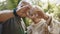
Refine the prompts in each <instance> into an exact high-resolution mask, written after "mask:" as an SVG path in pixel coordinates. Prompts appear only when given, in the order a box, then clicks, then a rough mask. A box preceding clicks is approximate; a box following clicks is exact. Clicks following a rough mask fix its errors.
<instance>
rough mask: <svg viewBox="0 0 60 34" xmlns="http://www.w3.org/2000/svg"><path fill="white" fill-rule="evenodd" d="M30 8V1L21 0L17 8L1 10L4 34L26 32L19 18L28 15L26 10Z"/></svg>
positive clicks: (0, 18)
mask: <svg viewBox="0 0 60 34" xmlns="http://www.w3.org/2000/svg"><path fill="white" fill-rule="evenodd" d="M29 10H30V5H29V3H27V2H25V1H21V3H19V5H18V6H17V10H14V11H13V10H7V11H6V10H4V11H0V23H2V24H3V28H2V29H3V30H2V34H24V31H23V30H24V29H23V28H22V27H23V26H22V27H21V23H19V22H18V19H20V18H21V17H26V12H27V11H29Z"/></svg>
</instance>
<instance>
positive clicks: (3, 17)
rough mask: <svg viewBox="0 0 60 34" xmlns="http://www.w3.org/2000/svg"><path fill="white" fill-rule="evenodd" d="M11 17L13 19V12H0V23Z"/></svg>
mask: <svg viewBox="0 0 60 34" xmlns="http://www.w3.org/2000/svg"><path fill="white" fill-rule="evenodd" d="M12 17H14V14H13V10H11V11H10V10H7V11H0V22H4V21H6V20H8V19H10V18H12Z"/></svg>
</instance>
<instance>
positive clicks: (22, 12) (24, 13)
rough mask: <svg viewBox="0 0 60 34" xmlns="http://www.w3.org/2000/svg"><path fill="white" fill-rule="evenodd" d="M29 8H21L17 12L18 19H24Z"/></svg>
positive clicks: (27, 6)
mask: <svg viewBox="0 0 60 34" xmlns="http://www.w3.org/2000/svg"><path fill="white" fill-rule="evenodd" d="M30 9H31V8H30V6H29V5H26V6H23V7H21V9H20V10H18V11H17V14H18V15H19V16H20V17H26V16H27V12H28V11H29V10H30Z"/></svg>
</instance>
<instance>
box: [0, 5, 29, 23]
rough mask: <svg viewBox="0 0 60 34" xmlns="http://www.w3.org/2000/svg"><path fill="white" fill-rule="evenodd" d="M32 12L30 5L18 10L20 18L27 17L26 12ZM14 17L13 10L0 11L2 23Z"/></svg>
mask: <svg viewBox="0 0 60 34" xmlns="http://www.w3.org/2000/svg"><path fill="white" fill-rule="evenodd" d="M28 10H30V7H29V5H27V6H24V7H21V8H20V9H19V10H16V13H17V15H18V16H20V17H26V16H25V15H26V12H27V11H28ZM12 17H14V14H13V10H11V11H10V10H8V11H0V22H4V21H6V20H8V19H10V18H12Z"/></svg>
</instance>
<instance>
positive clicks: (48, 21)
mask: <svg viewBox="0 0 60 34" xmlns="http://www.w3.org/2000/svg"><path fill="white" fill-rule="evenodd" d="M27 15H28V17H29V18H31V19H32V21H33V22H32V24H31V25H30V26H29V27H27V28H28V34H60V27H59V26H60V22H57V21H56V20H54V19H53V18H52V17H51V16H48V15H46V14H45V13H44V12H43V10H42V9H41V8H40V7H38V6H34V7H33V8H32V9H31V10H30V11H29V12H28V13H27Z"/></svg>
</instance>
